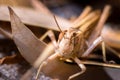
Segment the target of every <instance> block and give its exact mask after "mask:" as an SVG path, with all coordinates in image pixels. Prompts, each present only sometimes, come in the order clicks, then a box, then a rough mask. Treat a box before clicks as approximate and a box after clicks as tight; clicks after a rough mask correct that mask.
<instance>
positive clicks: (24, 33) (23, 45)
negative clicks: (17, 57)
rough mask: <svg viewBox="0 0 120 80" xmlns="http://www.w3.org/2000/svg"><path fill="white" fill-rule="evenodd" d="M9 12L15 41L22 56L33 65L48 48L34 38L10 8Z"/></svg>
mask: <svg viewBox="0 0 120 80" xmlns="http://www.w3.org/2000/svg"><path fill="white" fill-rule="evenodd" d="M9 11H10V19H11V27H12V36H13V40H14V42H15V43H16V45H17V47H18V49H19V51H20V53H21V54H22V56H23V57H24V58H25V59H26V60H27V61H28V62H29V63H31V64H33V63H34V62H35V61H36V59H37V58H38V56H39V55H40V54H41V53H42V51H43V50H44V48H45V47H46V44H45V43H44V42H42V41H40V40H38V39H37V37H35V36H34V34H33V33H32V32H31V31H30V30H29V29H28V28H27V27H26V26H25V25H24V24H23V23H22V22H21V20H20V19H19V17H18V16H17V15H16V14H15V13H14V11H13V10H12V9H11V8H10V7H9Z"/></svg>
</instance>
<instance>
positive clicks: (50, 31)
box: [40, 30, 58, 49]
mask: <svg viewBox="0 0 120 80" xmlns="http://www.w3.org/2000/svg"><path fill="white" fill-rule="evenodd" d="M46 36H48V37H49V38H50V40H51V41H52V44H53V45H54V48H55V49H56V48H57V47H58V46H57V41H56V39H55V35H54V33H53V32H52V30H48V31H47V32H46V33H45V34H44V35H43V36H42V37H41V38H40V40H44V39H45V38H46Z"/></svg>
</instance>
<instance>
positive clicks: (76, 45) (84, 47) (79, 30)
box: [36, 6, 110, 80]
mask: <svg viewBox="0 0 120 80" xmlns="http://www.w3.org/2000/svg"><path fill="white" fill-rule="evenodd" d="M109 10H110V6H106V7H105V8H104V10H103V14H102V15H101V18H100V20H99V22H98V25H97V27H96V28H95V29H99V30H100V31H98V32H97V34H96V35H95V36H94V37H93V38H92V39H93V41H92V40H90V41H87V40H86V38H85V34H86V33H87V30H88V29H91V27H92V26H90V25H91V24H93V23H95V22H96V21H97V20H98V19H99V16H100V13H99V12H98V11H95V12H92V13H91V14H90V15H92V17H93V15H94V16H95V17H94V18H92V17H90V15H89V16H87V18H85V19H84V20H81V23H78V25H75V26H73V27H70V28H69V29H68V30H65V31H62V30H61V29H60V27H59V25H58V23H57V20H56V17H55V16H54V19H55V22H56V24H57V26H58V28H59V29H60V31H61V33H60V35H59V38H58V41H56V39H55V36H54V33H53V32H52V31H48V32H47V33H48V36H49V37H50V39H51V41H52V43H53V45H54V48H55V53H54V54H53V55H51V56H50V57H48V60H49V59H52V58H53V57H55V56H59V57H60V60H65V61H68V62H69V61H70V62H75V63H77V65H78V66H79V67H80V68H81V71H80V72H78V73H76V74H73V75H71V76H70V77H69V78H68V80H70V79H72V78H74V77H76V76H78V75H80V74H82V73H84V72H85V70H86V67H85V65H84V64H82V63H81V60H80V59H79V58H80V57H85V56H87V55H88V54H90V53H91V52H92V51H93V49H94V48H95V47H96V46H97V45H99V44H100V43H101V42H102V41H103V39H102V36H100V32H101V30H102V27H103V25H104V23H105V21H106V19H107V17H108V13H109ZM106 15H107V16H106ZM105 16H106V17H105ZM103 17H105V18H104V19H103ZM86 20H89V22H88V23H86V24H85V25H83V23H82V22H85V21H86ZM101 21H102V22H101ZM91 42H92V43H91ZM103 53H104V54H105V50H104V51H103ZM45 63H46V61H44V62H43V63H42V64H41V65H40V68H39V70H38V73H37V76H36V79H37V78H38V74H39V72H40V69H41V67H42V65H44V64H45Z"/></svg>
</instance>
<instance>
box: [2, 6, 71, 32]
mask: <svg viewBox="0 0 120 80" xmlns="http://www.w3.org/2000/svg"><path fill="white" fill-rule="evenodd" d="M13 9H14V11H15V12H16V14H17V15H18V16H19V17H20V19H21V21H22V22H23V23H25V24H28V25H32V26H36V27H42V28H46V29H53V30H57V31H59V29H58V27H57V26H56V23H55V21H54V18H53V16H50V15H46V14H43V13H41V12H38V11H35V10H33V9H30V8H20V7H19V8H17V7H16V8H15V7H14V8H13ZM0 12H1V13H0V20H1V21H10V19H9V14H8V9H7V7H6V6H0ZM57 21H58V23H59V25H60V26H61V28H62V30H66V29H68V28H69V26H71V23H70V22H69V21H67V20H66V19H64V18H60V17H57Z"/></svg>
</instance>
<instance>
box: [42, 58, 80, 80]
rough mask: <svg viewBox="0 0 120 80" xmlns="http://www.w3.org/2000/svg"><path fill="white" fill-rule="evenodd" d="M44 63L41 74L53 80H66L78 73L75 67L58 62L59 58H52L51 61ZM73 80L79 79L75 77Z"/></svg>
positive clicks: (77, 68) (78, 69)
mask: <svg viewBox="0 0 120 80" xmlns="http://www.w3.org/2000/svg"><path fill="white" fill-rule="evenodd" d="M46 62H47V63H46V64H45V65H44V66H43V67H42V70H41V72H43V74H45V75H46V76H49V77H52V78H53V79H58V80H67V79H68V77H69V76H71V75H73V74H75V73H77V72H79V71H80V68H79V67H78V66H77V65H75V64H70V63H66V62H64V61H60V58H59V57H54V58H52V60H47V61H46ZM75 80H79V77H76V79H75Z"/></svg>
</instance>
